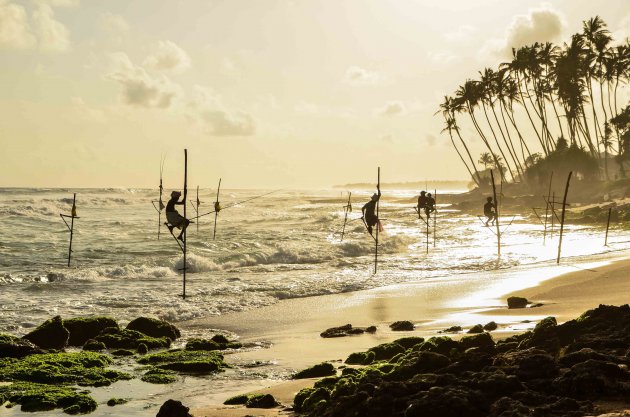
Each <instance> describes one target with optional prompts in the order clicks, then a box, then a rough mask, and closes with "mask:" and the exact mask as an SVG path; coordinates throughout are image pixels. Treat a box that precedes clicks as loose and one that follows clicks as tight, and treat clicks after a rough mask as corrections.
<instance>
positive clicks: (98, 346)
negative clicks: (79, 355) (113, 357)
mask: <svg viewBox="0 0 630 417" xmlns="http://www.w3.org/2000/svg"><path fill="white" fill-rule="evenodd" d="M105 349H107V346H105V343H103V342H97V341H96V340H88V341H87V342H85V345H83V350H87V351H91V352H98V351H101V350H105Z"/></svg>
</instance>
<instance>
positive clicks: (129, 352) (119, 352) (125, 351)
mask: <svg viewBox="0 0 630 417" xmlns="http://www.w3.org/2000/svg"><path fill="white" fill-rule="evenodd" d="M135 354H136V352H134V351H133V350H129V349H117V350H114V351H113V352H112V355H114V356H133V355H135Z"/></svg>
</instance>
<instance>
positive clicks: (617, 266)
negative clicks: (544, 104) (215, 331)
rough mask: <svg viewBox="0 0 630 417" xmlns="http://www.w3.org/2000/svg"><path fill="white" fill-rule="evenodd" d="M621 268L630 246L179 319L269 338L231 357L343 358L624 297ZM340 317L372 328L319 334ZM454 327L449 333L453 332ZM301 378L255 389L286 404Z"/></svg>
mask: <svg viewBox="0 0 630 417" xmlns="http://www.w3.org/2000/svg"><path fill="white" fill-rule="evenodd" d="M628 276H630V252H628V251H624V252H619V253H615V254H608V255H598V256H594V257H592V258H590V259H589V260H588V262H580V261H579V260H578V259H571V260H567V261H566V262H565V263H564V264H562V265H560V266H556V265H553V264H544V265H537V266H534V267H532V266H529V267H519V268H515V269H511V270H500V271H492V272H487V273H480V274H469V275H464V276H461V277H459V278H458V279H457V280H455V281H454V282H453V283H451V284H449V285H448V286H444V285H442V284H443V283H441V282H440V281H439V280H427V281H424V282H416V283H412V284H405V285H396V286H389V287H383V288H376V289H373V290H368V291H359V292H354V293H347V294H336V295H330V296H320V297H309V298H304V299H293V300H284V301H282V302H280V303H278V304H275V305H273V306H269V307H264V308H262V309H258V310H253V311H248V312H243V313H237V314H231V315H226V316H223V317H216V318H209V319H203V320H195V321H191V322H187V323H184V324H183V326H185V327H190V328H195V327H198V326H204V327H215V328H223V329H227V330H230V331H234V332H236V333H238V334H241V335H242V340H244V341H248V340H250V339H252V340H253V339H261V338H264V339H266V340H269V341H271V342H272V343H273V346H272V347H271V348H270V349H266V350H258V351H255V352H246V353H243V354H239V355H238V356H239V358H240V359H244V358H250V359H256V360H273V361H276V362H277V364H278V365H279V366H284V367H291V368H295V369H296V370H299V369H302V368H305V367H308V366H311V365H313V364H315V363H319V362H322V361H330V360H343V359H345V358H346V357H347V356H348V355H349V354H350V353H352V352H356V351H364V350H367V349H368V348H370V347H372V346H374V345H377V344H381V343H386V342H391V341H393V340H396V339H398V338H400V337H407V336H422V337H425V338H426V337H431V336H437V335H439V333H438V332H439V331H440V330H443V329H445V328H448V327H450V326H453V325H460V326H462V327H463V328H464V333H465V332H466V330H467V329H468V328H470V327H472V326H473V325H474V324H477V323H479V324H484V323H487V322H490V321H495V322H496V323H498V325H499V328H498V329H497V330H496V331H494V332H492V333H491V334H492V335H493V338H494V339H495V340H497V339H501V338H505V337H508V336H510V335H513V334H515V333H519V332H522V331H524V330H527V329H531V328H533V327H534V325H535V324H536V322H538V321H539V320H541V319H543V318H544V317H547V316H554V317H556V318H557V319H558V322H559V323H560V322H564V321H566V320H569V319H573V318H575V317H577V316H579V315H580V314H581V313H582V312H584V311H585V310H588V309H591V308H594V307H597V306H598V305H599V304H612V305H621V304H625V303H627V301H628V295H629V294H630V280H627V279H626V277H628ZM511 295H518V296H523V297H526V298H528V299H529V300H530V301H532V302H537V303H542V304H543V306H541V307H537V308H525V309H507V307H506V301H505V300H506V298H507V297H508V296H511ZM397 320H410V321H412V322H413V323H414V324H415V326H416V328H415V330H414V331H413V332H394V331H391V330H390V329H389V327H388V325H389V324H390V323H391V322H393V321H397ZM346 323H351V324H353V325H355V326H367V325H376V326H377V327H378V331H377V332H376V333H375V334H373V335H368V334H364V335H359V336H350V337H342V338H335V339H324V338H321V337H320V336H319V333H320V332H321V331H323V330H325V329H326V328H329V327H334V326H340V325H343V324H346ZM462 334H463V333H460V334H459V335H452V336H453V337H454V338H458V337H460V336H461V335H462ZM449 336H451V335H449ZM228 360H229V358H228ZM339 364H341V362H339ZM309 383H312V381H306V382H305V381H288V382H287V381H275V382H273V383H271V384H270V383H269V381H266V382H264V383H261V387H260V390H259V391H260V392H272V393H274V395H275V396H276V398H278V399H280V401H281V402H283V403H284V404H285V405H290V402H289V403H285V402H284V401H285V400H287V399H289V400H290V399H291V398H292V396H294V395H295V394H296V393H297V392H298V391H299V389H300V388H302V387H304V386H306V385H308V384H309ZM237 393H239V392H225V393H223V394H222V395H219V396H217V395H215V396H214V397H215V398H216V399H222V400H225V399H227V398H228V397H230V396H232V395H234V394H237ZM223 397H225V398H223ZM242 412H243V409H242V408H238V407H237V408H234V407H229V406H223V405H221V404H215V405H210V406H208V407H202V408H197V409H193V415H195V416H208V417H210V416H237V415H242ZM274 413H275V414H269V415H277V413H278V410H277V409H275V410H274ZM259 414H260V413H259ZM260 415H267V414H260Z"/></svg>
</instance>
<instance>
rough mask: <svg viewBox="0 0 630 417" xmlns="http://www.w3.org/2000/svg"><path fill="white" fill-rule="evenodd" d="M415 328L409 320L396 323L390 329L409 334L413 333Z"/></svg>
mask: <svg viewBox="0 0 630 417" xmlns="http://www.w3.org/2000/svg"><path fill="white" fill-rule="evenodd" d="M414 327H415V326H414V325H413V323H412V322H410V321H408V320H402V321H395V322H393V323H392V324H390V325H389V328H390V329H392V330H393V331H395V332H409V331H412V330H413V329H414Z"/></svg>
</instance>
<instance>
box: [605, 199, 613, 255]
mask: <svg viewBox="0 0 630 417" xmlns="http://www.w3.org/2000/svg"><path fill="white" fill-rule="evenodd" d="M611 213H612V207H609V208H608V221H606V238H605V239H604V246H608V229H609V228H610V214H611Z"/></svg>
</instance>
